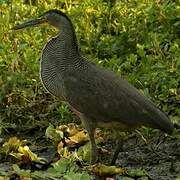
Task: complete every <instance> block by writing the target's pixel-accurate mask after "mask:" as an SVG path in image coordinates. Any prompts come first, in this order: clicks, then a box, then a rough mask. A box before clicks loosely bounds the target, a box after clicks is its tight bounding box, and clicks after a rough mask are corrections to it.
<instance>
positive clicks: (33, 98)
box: [0, 0, 180, 179]
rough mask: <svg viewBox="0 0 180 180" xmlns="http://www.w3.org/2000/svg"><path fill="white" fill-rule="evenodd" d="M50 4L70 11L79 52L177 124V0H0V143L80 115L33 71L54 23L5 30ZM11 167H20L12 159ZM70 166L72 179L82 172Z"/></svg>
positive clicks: (179, 68)
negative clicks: (25, 132) (19, 29)
mask: <svg viewBox="0 0 180 180" xmlns="http://www.w3.org/2000/svg"><path fill="white" fill-rule="evenodd" d="M52 8H58V9H61V10H62V11H64V12H66V13H67V14H68V15H69V17H70V18H71V19H72V21H73V24H74V28H75V31H76V33H77V37H78V41H79V44H80V47H81V51H82V53H83V54H84V55H85V56H86V57H88V58H89V59H90V60H91V61H94V62H95V63H97V64H99V65H100V66H104V67H105V68H108V69H111V70H113V71H114V72H116V73H117V74H119V75H121V76H122V77H123V78H125V79H127V80H128V81H129V82H131V83H132V84H133V85H134V86H136V87H137V88H138V89H139V90H141V91H142V93H144V94H145V95H146V96H147V97H148V98H150V99H151V100H153V101H154V102H155V103H156V104H157V105H158V106H159V107H160V108H162V109H163V110H164V111H166V112H167V113H168V115H169V116H170V117H171V119H172V121H173V122H174V123H175V125H176V127H179V123H180V108H179V105H180V50H179V48H180V47H179V46H180V13H179V11H180V6H179V0H174V1H172V0H171V1H170V0H156V1H154V0H146V1H145V0H130V1H125V0H121V1H118V0H111V1H108V0H96V1H93V0H86V1H80V0H76V1H71V0H65V1H64V2H63V3H62V2H61V1H59V0H56V1H53V0H52V1H51V0H48V1H35V0H24V1H23V0H16V1H8V0H0V10H1V11H0V12H1V16H0V32H1V33H0V40H1V41H0V69H1V73H0V87H1V88H0V125H1V126H0V135H1V137H2V138H1V139H0V143H4V142H5V140H6V138H7V137H9V136H10V137H12V136H13V135H17V132H19V133H20V132H22V131H26V130H29V129H35V130H36V131H37V129H36V128H37V127H38V128H41V129H43V130H44V128H46V127H48V125H49V123H52V124H54V125H59V124H63V123H65V124H68V123H69V122H77V123H78V122H79V121H78V120H77V118H76V116H75V115H73V114H72V112H70V110H69V109H68V107H67V105H66V104H64V103H62V102H60V101H59V100H58V99H57V98H55V97H53V96H52V95H50V94H49V93H47V92H46V91H45V90H44V88H43V86H42V84H41V81H40V78H39V59H40V54H41V49H42V47H43V46H44V44H45V43H46V42H47V40H48V39H49V38H50V37H52V36H53V35H55V34H56V33H57V31H56V30H55V29H53V28H52V27H49V26H46V25H45V26H41V27H38V28H31V29H26V30H23V31H22V30H21V31H12V30H11V28H12V27H13V26H14V25H15V24H17V23H21V22H24V21H25V20H27V19H31V18H33V17H37V16H38V15H40V14H42V13H43V12H45V11H46V10H49V9H52ZM146 131H148V132H149V133H151V131H149V130H147V129H146V130H145V131H143V133H144V134H145V132H146ZM43 132H44V133H45V131H43ZM20 134H21V133H20ZM151 135H152V134H151ZM3 158H4V157H3ZM0 159H1V157H0ZM65 161H66V160H65ZM68 163H69V162H67V164H68ZM73 163H74V160H73ZM67 164H66V165H67ZM60 166H61V165H60ZM53 167H54V166H53ZM14 172H16V174H18V175H22V174H21V173H22V172H21V171H20V169H19V168H18V167H17V166H16V165H15V166H14ZM51 172H52V171H51ZM69 173H70V175H69V176H75V175H74V174H72V172H71V171H69ZM77 173H78V174H76V176H77V177H78V178H79V179H82V177H81V176H83V177H86V178H87V179H88V177H89V176H88V174H86V173H85V174H84V173H82V174H81V173H80V171H79V170H77ZM26 175H27V174H26ZM35 175H37V174H35ZM49 175H50V174H49ZM49 175H48V176H49ZM64 176H66V175H64ZM67 176H68V175H67ZM69 176H68V177H69ZM33 177H34V176H33ZM38 177H39V176H38ZM54 178H55V177H54ZM64 178H65V179H68V178H67V177H64ZM52 179H53V178H52ZM69 179H70V178H69Z"/></svg>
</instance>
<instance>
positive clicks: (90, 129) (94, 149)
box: [81, 116, 98, 164]
mask: <svg viewBox="0 0 180 180" xmlns="http://www.w3.org/2000/svg"><path fill="white" fill-rule="evenodd" d="M81 121H82V123H83V125H84V127H85V128H86V130H87V131H88V135H89V139H90V143H91V153H90V163H91V164H94V163H96V161H97V159H98V158H97V157H98V156H97V147H96V142H95V138H94V133H95V127H94V123H92V122H91V120H89V119H87V118H86V117H84V116H81Z"/></svg>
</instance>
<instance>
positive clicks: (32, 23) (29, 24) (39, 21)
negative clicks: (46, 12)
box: [12, 17, 47, 30]
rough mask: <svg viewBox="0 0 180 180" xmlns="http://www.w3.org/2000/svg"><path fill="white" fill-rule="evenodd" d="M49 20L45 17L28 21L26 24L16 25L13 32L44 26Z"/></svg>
mask: <svg viewBox="0 0 180 180" xmlns="http://www.w3.org/2000/svg"><path fill="white" fill-rule="evenodd" d="M46 21H47V20H46V18H45V17H39V18H37V19H33V20H30V21H27V22H25V23H22V24H19V25H16V26H14V27H13V28H12V30H18V29H23V28H26V27H32V26H37V25H39V24H42V23H45V22H46Z"/></svg>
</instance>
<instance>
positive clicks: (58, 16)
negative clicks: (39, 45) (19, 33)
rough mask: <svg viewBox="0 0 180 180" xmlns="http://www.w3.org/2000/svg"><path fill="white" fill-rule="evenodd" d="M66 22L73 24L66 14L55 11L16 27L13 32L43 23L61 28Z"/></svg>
mask: <svg viewBox="0 0 180 180" xmlns="http://www.w3.org/2000/svg"><path fill="white" fill-rule="evenodd" d="M64 20H65V21H69V22H71V21H70V19H69V18H68V17H67V16H66V14H64V13H63V12H62V11H60V10H57V9H53V10H49V11H47V12H45V13H44V14H42V15H40V16H39V17H38V18H36V19H33V20H30V21H27V22H25V23H22V24H19V25H16V26H15V27H13V30H18V29H23V28H26V27H32V26H37V25H39V24H43V23H48V24H50V25H52V26H54V27H56V28H59V25H60V24H62V23H63V21H64Z"/></svg>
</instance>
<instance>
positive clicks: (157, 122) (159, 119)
mask: <svg viewBox="0 0 180 180" xmlns="http://www.w3.org/2000/svg"><path fill="white" fill-rule="evenodd" d="M150 126H152V127H153V128H157V129H160V130H161V131H163V132H165V133H167V134H172V132H173V129H174V125H173V123H172V122H171V120H170V119H169V118H168V116H167V115H166V114H165V113H164V112H163V111H161V110H160V109H158V108H152V116H151V123H150Z"/></svg>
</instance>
